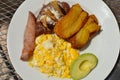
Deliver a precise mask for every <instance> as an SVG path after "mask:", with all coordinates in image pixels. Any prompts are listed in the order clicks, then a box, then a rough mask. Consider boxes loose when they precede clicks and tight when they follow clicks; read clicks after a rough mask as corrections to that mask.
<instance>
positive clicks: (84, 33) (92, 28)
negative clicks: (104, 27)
mask: <svg viewBox="0 0 120 80" xmlns="http://www.w3.org/2000/svg"><path fill="white" fill-rule="evenodd" d="M96 20H97V19H95V17H94V18H93V16H89V19H88V21H87V22H86V24H85V25H84V26H83V28H82V29H81V30H80V31H79V32H78V33H76V34H75V35H74V36H73V37H71V38H70V39H69V42H70V43H71V44H72V46H73V47H74V48H82V47H84V46H85V45H86V44H87V43H88V42H89V41H90V39H92V37H93V36H94V35H95V34H96V33H97V32H99V31H100V28H101V27H100V26H99V25H98V22H97V21H96Z"/></svg>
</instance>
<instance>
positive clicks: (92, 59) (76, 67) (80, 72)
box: [70, 53, 98, 80]
mask: <svg viewBox="0 0 120 80" xmlns="http://www.w3.org/2000/svg"><path fill="white" fill-rule="evenodd" d="M97 63H98V59H97V57H96V56H95V55H94V54H91V53H85V54H82V55H80V56H79V57H78V58H77V59H76V60H75V61H74V62H73V64H72V65H71V68H70V75H71V77H72V78H73V79H75V80H79V79H82V78H84V77H86V76H87V75H88V74H89V73H90V72H91V70H92V69H94V68H95V66H96V65H97Z"/></svg>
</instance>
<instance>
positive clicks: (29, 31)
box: [21, 12, 36, 61]
mask: <svg viewBox="0 0 120 80" xmlns="http://www.w3.org/2000/svg"><path fill="white" fill-rule="evenodd" d="M35 35H36V18H35V16H34V14H33V13H32V12H29V15H28V21H27V25H26V29H25V33H24V42H23V44H24V45H23V50H22V55H21V60H23V61H28V60H29V59H30V58H31V56H32V55H33V51H34V48H35Z"/></svg>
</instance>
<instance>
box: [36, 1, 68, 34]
mask: <svg viewBox="0 0 120 80" xmlns="http://www.w3.org/2000/svg"><path fill="white" fill-rule="evenodd" d="M69 9H70V6H69V4H68V3H66V2H60V1H57V0H55V1H51V2H49V3H48V4H47V5H44V6H43V8H42V9H41V11H40V12H39V15H38V16H37V23H41V24H38V26H39V25H40V26H41V25H42V26H43V27H45V28H47V30H49V31H51V33H52V30H53V28H54V25H55V24H56V22H57V21H58V20H59V19H60V18H62V17H63V16H64V15H65V14H67V13H68V11H69Z"/></svg>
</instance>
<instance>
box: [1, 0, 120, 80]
mask: <svg viewBox="0 0 120 80" xmlns="http://www.w3.org/2000/svg"><path fill="white" fill-rule="evenodd" d="M22 2H24V0H0V80H22V79H21V77H20V76H19V75H18V74H17V73H16V71H15V70H14V68H13V66H12V64H11V62H10V59H9V55H8V52H7V47H6V45H7V43H6V38H7V30H8V27H9V23H10V20H11V18H12V16H13V14H14V13H15V11H16V9H17V8H18V7H19V6H20V4H22ZM104 2H105V3H106V4H107V5H108V6H109V7H110V9H111V10H112V12H113V13H114V15H115V17H116V19H117V21H118V25H119V28H120V0H104ZM105 80H120V55H119V57H118V60H117V62H116V65H115V67H114V69H113V70H112V71H111V73H110V74H109V76H108V77H106V79H105Z"/></svg>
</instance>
